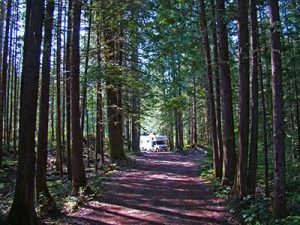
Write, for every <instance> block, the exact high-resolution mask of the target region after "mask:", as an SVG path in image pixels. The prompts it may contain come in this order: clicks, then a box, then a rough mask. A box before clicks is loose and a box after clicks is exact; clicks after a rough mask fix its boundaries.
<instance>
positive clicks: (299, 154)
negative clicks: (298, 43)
mask: <svg viewBox="0 0 300 225" xmlns="http://www.w3.org/2000/svg"><path fill="white" fill-rule="evenodd" d="M292 48H293V49H292V54H293V75H294V77H293V78H294V79H293V80H294V91H295V111H296V123H297V134H298V146H297V147H296V148H298V159H300V118H299V97H298V93H299V92H298V85H297V82H298V79H297V71H296V58H295V51H294V46H293V47H292ZM296 157H297V152H296V150H295V153H294V158H296Z"/></svg>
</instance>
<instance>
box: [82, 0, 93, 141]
mask: <svg viewBox="0 0 300 225" xmlns="http://www.w3.org/2000/svg"><path fill="white" fill-rule="evenodd" d="M92 6H93V0H91V1H90V9H89V19H88V33H87V46H86V56H85V65H84V78H83V88H82V103H81V104H82V105H81V130H82V136H83V132H84V117H85V115H86V112H87V106H86V100H87V73H88V67H89V56H90V42H91V29H92V28H91V25H92V17H93V10H92ZM87 138H88V137H87Z"/></svg>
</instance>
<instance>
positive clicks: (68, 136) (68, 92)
mask: <svg viewBox="0 0 300 225" xmlns="http://www.w3.org/2000/svg"><path fill="white" fill-rule="evenodd" d="M72 4H73V0H69V5H68V22H67V27H68V31H67V43H66V56H65V57H66V128H67V129H66V150H67V170H68V179H69V180H71V179H72V160H71V76H70V70H71V66H70V63H71V57H70V55H71V53H70V52H71V33H72Z"/></svg>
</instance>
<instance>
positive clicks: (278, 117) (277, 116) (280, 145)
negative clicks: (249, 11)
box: [269, 0, 287, 218]
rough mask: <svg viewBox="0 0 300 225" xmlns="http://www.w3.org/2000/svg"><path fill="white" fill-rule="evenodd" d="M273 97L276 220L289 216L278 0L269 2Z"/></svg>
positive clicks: (274, 211)
mask: <svg viewBox="0 0 300 225" xmlns="http://www.w3.org/2000/svg"><path fill="white" fill-rule="evenodd" d="M269 12H270V33H271V62H272V97H273V154H274V190H273V197H274V203H273V214H274V217H275V218H285V217H286V216H287V208H286V194H285V191H286V190H285V189H286V187H285V146H284V145H285V142H284V139H285V132H284V112H283V91H282V65H281V41H280V32H281V31H280V15H279V6H278V0H270V1H269Z"/></svg>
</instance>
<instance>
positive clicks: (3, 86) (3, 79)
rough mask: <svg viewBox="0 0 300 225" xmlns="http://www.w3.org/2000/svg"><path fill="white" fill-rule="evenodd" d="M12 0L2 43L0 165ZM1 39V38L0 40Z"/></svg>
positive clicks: (7, 13)
mask: <svg viewBox="0 0 300 225" xmlns="http://www.w3.org/2000/svg"><path fill="white" fill-rule="evenodd" d="M11 3H12V0H8V1H7V5H6V21H5V24H6V26H5V36H4V45H3V61H2V76H1V80H0V165H1V164H2V154H3V153H2V152H3V119H4V114H5V113H6V107H5V106H6V87H7V72H8V50H9V49H8V47H9V46H8V44H9V42H8V41H9V40H8V39H9V28H10V17H11V7H12V4H11ZM1 41H2V40H1Z"/></svg>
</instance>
